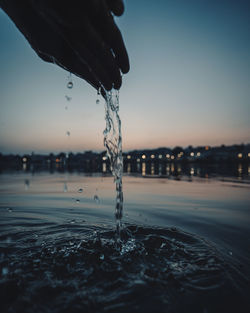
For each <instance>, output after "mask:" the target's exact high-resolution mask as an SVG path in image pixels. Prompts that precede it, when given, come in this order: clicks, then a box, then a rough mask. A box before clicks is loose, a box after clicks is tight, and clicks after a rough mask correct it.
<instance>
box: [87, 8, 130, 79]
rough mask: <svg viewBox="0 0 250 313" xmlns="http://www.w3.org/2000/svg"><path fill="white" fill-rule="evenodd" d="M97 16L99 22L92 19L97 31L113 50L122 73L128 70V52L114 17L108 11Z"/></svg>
mask: <svg viewBox="0 0 250 313" xmlns="http://www.w3.org/2000/svg"><path fill="white" fill-rule="evenodd" d="M104 12H106V13H105V14H103V15H100V16H99V19H100V22H97V21H96V20H93V21H92V22H93V24H94V25H95V27H96V29H97V32H99V33H100V34H101V36H102V37H103V39H104V41H105V42H107V44H108V45H109V47H110V48H111V49H112V50H113V52H114V54H115V57H116V61H117V64H118V66H119V67H120V69H121V71H122V72H123V73H127V72H128V71H129V58H128V53H127V50H126V47H125V44H124V41H123V38H122V35H121V32H120V30H119V28H118V27H117V26H116V24H115V22H114V18H113V16H112V15H111V14H109V13H108V11H104Z"/></svg>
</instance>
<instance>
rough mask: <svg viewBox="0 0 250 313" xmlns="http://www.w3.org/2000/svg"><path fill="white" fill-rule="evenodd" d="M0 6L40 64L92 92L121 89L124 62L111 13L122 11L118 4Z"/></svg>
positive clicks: (32, 1)
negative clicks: (54, 68)
mask: <svg viewBox="0 0 250 313" xmlns="http://www.w3.org/2000/svg"><path fill="white" fill-rule="evenodd" d="M0 6H1V7H2V9H3V10H4V11H5V12H6V13H7V14H8V15H9V16H10V18H11V19H12V20H13V21H14V23H15V24H16V26H17V27H18V28H19V30H20V31H21V32H22V33H23V34H24V36H25V37H26V38H27V40H28V41H29V43H30V45H31V46H32V48H33V49H34V50H35V51H36V53H37V54H38V55H39V56H40V57H41V58H42V59H43V60H45V61H47V62H54V63H56V64H58V65H59V66H61V67H62V68H64V69H66V70H68V71H70V72H72V73H74V74H76V75H77V76H79V77H81V78H83V79H85V80H86V81H88V82H89V83H90V84H91V85H92V86H94V87H95V88H96V89H98V88H99V87H104V88H105V89H107V90H110V89H111V88H112V87H114V88H116V89H119V88H120V86H121V81H122V80H121V73H120V71H122V72H123V73H127V72H128V71H129V60H128V55H127V51H126V48H125V45H124V42H123V39H122V36H121V33H120V31H119V29H118V27H117V26H116V24H115V22H114V18H113V14H115V15H117V16H120V15H121V14H122V13H123V11H124V6H123V2H122V0H70V1H69V0H68V1H66V0H0ZM112 13H113V14H112Z"/></svg>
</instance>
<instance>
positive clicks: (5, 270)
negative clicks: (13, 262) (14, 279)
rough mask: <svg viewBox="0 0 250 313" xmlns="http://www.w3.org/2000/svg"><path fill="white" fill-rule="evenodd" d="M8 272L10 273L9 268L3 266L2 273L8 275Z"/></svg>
mask: <svg viewBox="0 0 250 313" xmlns="http://www.w3.org/2000/svg"><path fill="white" fill-rule="evenodd" d="M8 273H9V270H8V268H7V267H3V268H2V275H3V276H6V275H8Z"/></svg>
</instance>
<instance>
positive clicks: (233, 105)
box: [0, 0, 250, 153]
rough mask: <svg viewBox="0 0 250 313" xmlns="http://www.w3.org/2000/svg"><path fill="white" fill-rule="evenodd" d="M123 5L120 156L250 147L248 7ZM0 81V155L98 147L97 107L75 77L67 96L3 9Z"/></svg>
mask: <svg viewBox="0 0 250 313" xmlns="http://www.w3.org/2000/svg"><path fill="white" fill-rule="evenodd" d="M125 5H126V6H125V8H126V11H125V14H124V15H123V16H122V17H121V18H119V19H117V23H118V25H119V27H120V29H121V31H122V34H123V37H124V40H125V43H126V46H127V49H128V53H129V57H130V64H131V70H130V72H129V73H128V74H127V75H125V76H123V85H122V87H121V90H120V116H121V119H122V129H123V148H124V150H130V149H137V148H138V149H140V148H157V147H159V146H170V147H173V146H176V145H181V146H187V145H189V144H192V145H194V146H196V145H220V144H233V143H242V142H244V143H248V142H250V103H249V99H250V5H249V1H248V0H237V1H236V0H234V1H230V0H216V1H215V0H188V1H187V0H157V1H152V0H136V1H135V0H127V1H125ZM0 75H1V84H0V95H1V97H0V106H1V111H0V112H1V114H0V152H2V153H9V152H14V153H16V152H18V153H26V152H28V153H29V152H32V151H34V152H37V153H41V152H57V151H74V152H76V151H79V152H80V151H84V150H87V149H92V150H103V149H104V148H103V134H102V132H103V129H104V128H105V122H104V107H103V100H102V101H101V102H100V104H96V103H95V101H96V91H95V90H94V89H93V88H92V87H91V86H89V85H88V84H87V83H86V82H85V81H83V80H81V79H79V78H77V77H75V76H73V83H74V88H73V89H72V90H69V89H67V88H66V84H67V76H68V73H67V72H65V71H64V70H62V69H60V68H59V67H56V66H55V65H52V64H47V63H45V62H43V61H42V60H40V59H39V58H38V56H37V55H36V54H35V52H34V51H33V50H32V49H31V48H30V46H29V44H28V42H27V41H26V40H25V39H24V37H23V35H22V34H21V33H20V32H19V31H18V30H17V29H16V27H15V26H14V24H13V23H12V21H11V20H10V19H9V18H8V16H7V15H6V14H5V13H4V12H3V11H2V10H1V9H0ZM65 95H68V96H71V97H72V100H71V102H70V103H67V101H66V99H65ZM65 106H68V109H67V110H66V109H65ZM67 131H69V132H70V136H67V134H66V133H67Z"/></svg>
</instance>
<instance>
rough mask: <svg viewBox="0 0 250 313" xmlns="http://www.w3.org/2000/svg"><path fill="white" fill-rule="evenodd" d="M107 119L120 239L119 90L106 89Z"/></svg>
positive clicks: (120, 141) (106, 133)
mask: <svg viewBox="0 0 250 313" xmlns="http://www.w3.org/2000/svg"><path fill="white" fill-rule="evenodd" d="M105 120H106V128H105V130H104V131H103V134H104V146H105V147H106V149H107V155H108V158H109V161H110V169H111V172H112V174H113V176H114V181H115V184H116V207H115V218H116V230H117V236H118V240H120V231H121V218H122V210H123V191H122V173H123V158H122V135H121V120H120V117H119V91H118V90H114V89H113V90H111V91H105Z"/></svg>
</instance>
